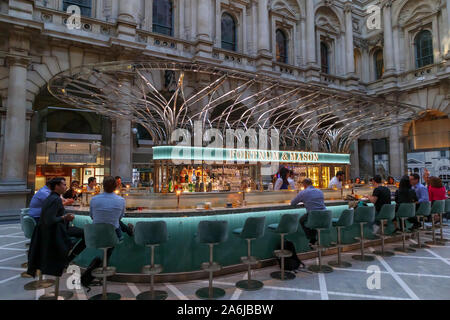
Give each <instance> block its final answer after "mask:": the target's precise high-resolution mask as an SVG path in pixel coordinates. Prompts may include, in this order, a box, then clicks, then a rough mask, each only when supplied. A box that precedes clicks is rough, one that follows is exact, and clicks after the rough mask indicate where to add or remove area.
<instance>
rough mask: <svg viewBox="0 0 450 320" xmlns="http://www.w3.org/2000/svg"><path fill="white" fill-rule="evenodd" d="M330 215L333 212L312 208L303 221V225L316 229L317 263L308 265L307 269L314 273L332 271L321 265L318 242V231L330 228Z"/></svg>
mask: <svg viewBox="0 0 450 320" xmlns="http://www.w3.org/2000/svg"><path fill="white" fill-rule="evenodd" d="M332 215H333V214H332V212H331V211H330V210H312V211H310V212H309V213H308V220H307V221H306V223H305V227H307V228H309V229H314V230H316V231H317V257H318V259H319V264H317V265H311V266H309V267H308V270H309V271H312V272H316V273H330V272H333V268H332V267H330V266H324V265H322V249H323V248H322V246H321V244H320V232H321V231H325V230H330V228H331V218H332Z"/></svg>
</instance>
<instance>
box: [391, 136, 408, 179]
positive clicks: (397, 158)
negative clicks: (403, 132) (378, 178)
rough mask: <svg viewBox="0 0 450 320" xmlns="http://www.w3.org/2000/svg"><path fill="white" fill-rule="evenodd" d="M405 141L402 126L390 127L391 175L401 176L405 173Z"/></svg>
mask: <svg viewBox="0 0 450 320" xmlns="http://www.w3.org/2000/svg"><path fill="white" fill-rule="evenodd" d="M403 157H404V152H403V142H402V141H401V137H400V128H399V127H393V128H391V129H389V167H390V172H389V173H390V175H391V176H395V177H401V176H402V175H403V174H404V173H405V168H404V159H403Z"/></svg>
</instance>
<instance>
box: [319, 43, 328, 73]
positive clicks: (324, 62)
mask: <svg viewBox="0 0 450 320" xmlns="http://www.w3.org/2000/svg"><path fill="white" fill-rule="evenodd" d="M320 65H321V69H322V72H323V73H330V58H329V50H328V45H327V44H326V43H324V42H321V43H320Z"/></svg>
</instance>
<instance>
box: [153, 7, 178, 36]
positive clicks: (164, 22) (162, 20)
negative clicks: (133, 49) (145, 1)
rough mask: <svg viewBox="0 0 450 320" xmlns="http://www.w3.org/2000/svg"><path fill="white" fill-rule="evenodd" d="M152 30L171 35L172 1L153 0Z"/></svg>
mask: <svg viewBox="0 0 450 320" xmlns="http://www.w3.org/2000/svg"><path fill="white" fill-rule="evenodd" d="M153 32H156V33H161V34H165V35H168V36H173V4H172V1H170V0H153Z"/></svg>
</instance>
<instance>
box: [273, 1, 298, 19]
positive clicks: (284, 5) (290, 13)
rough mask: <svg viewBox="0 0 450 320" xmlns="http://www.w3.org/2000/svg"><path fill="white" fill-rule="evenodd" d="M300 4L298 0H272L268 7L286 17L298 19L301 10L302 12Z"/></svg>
mask: <svg viewBox="0 0 450 320" xmlns="http://www.w3.org/2000/svg"><path fill="white" fill-rule="evenodd" d="M302 5H303V4H302V2H301V1H300V0H276V1H273V2H272V4H271V6H270V8H271V9H272V10H273V11H276V12H278V13H280V14H283V15H285V16H287V17H290V18H294V19H298V18H299V17H300V16H301V12H304V9H303V7H302Z"/></svg>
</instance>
